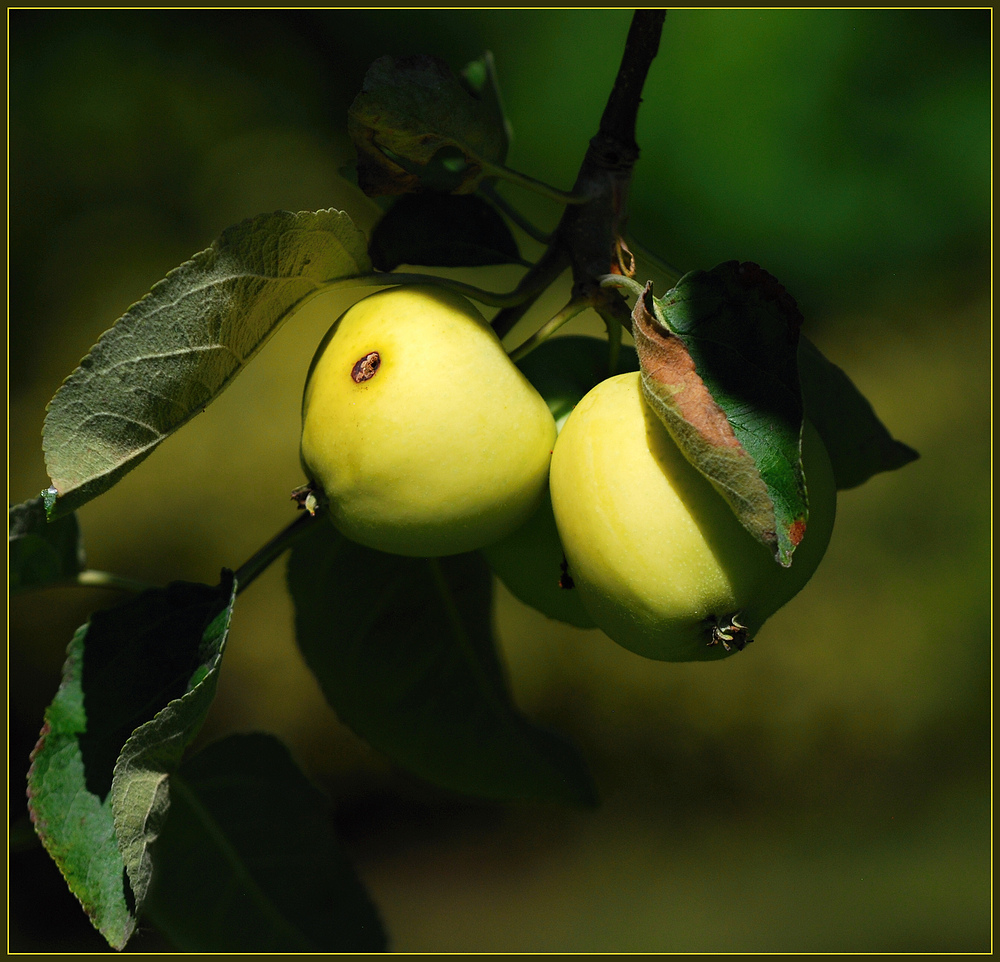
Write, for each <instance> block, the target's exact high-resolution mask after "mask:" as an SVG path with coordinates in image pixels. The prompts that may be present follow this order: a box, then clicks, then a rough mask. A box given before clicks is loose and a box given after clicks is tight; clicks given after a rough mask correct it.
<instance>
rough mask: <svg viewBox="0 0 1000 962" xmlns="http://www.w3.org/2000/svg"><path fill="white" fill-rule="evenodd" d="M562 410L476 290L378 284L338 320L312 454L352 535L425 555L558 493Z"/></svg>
mask: <svg viewBox="0 0 1000 962" xmlns="http://www.w3.org/2000/svg"><path fill="white" fill-rule="evenodd" d="M555 437H556V426H555V421H554V420H553V418H552V415H551V413H550V412H549V409H548V406H547V405H546V403H545V401H544V400H543V399H542V397H541V396H540V395H539V394H538V392H537V391H536V390H535V389H534V388H533V387H532V386H531V384H530V383H529V382H528V381H527V380H526V379H525V377H524V375H523V374H521V372H520V371H519V370H518V369H517V368H516V367H515V366H514V364H513V363H512V362H511V361H510V359H509V358H508V357H507V355H506V353H505V352H504V349H503V347H502V346H501V344H500V341H499V339H498V338H497V336H496V334H495V333H494V331H493V329H492V328H491V327H490V325H489V323H488V322H487V321H486V320H485V319H484V318H483V316H482V315H481V314H480V313H479V311H477V310H476V308H475V307H473V306H472V304H471V303H469V301H467V300H466V299H465V298H464V297H461V296H460V295H458V294H454V293H452V292H450V291H448V290H446V289H444V288H437V287H430V286H424V285H415V286H403V287H395V288H392V289H390V290H386V291H381V292H379V293H377V294H372V295H371V296H369V297H366V298H364V299H363V300H361V301H359V302H358V303H357V304H355V305H354V306H353V307H351V308H350V309H349V310H347V311H346V312H345V313H344V314H343V315H342V316H341V317H340V318H339V319H338V320H337V321H336V322H335V323H334V324H333V326H332V327H331V328H330V330H329V332H328V333H327V335H326V337H325V338H324V339H323V341H322V343H321V344H320V346H319V349H318V350H317V352H316V356H315V358H314V359H313V363H312V366H311V368H310V371H309V376H308V379H307V382H306V389H305V395H304V397H303V402H302V443H301V453H302V461H303V465H304V466H305V468H306V470H307V472H308V473H309V475H310V477H311V479H312V480H313V481H314V482H315V483H317V484H319V485H320V486H321V487H322V489H323V492H324V493H325V495H326V497H327V499H328V501H329V507H330V515H331V518H332V520H333V523H334V524H335V525H336V526H337V528H338V529H339V530H340V531H341V532H342V533H343V534H344V535H346V536H347V537H348V538H351V539H352V540H354V541H357V542H359V543H360V544H364V545H367V546H368V547H371V548H377V549H379V550H381V551H387V552H391V553H394V554H402V555H411V556H419V557H432V556H438V555H447V554H458V553H461V552H464V551H473V550H475V549H477V548H481V547H483V546H484V545H486V544H489V543H490V542H492V541H496V540H497V539H499V538H501V537H503V536H504V535H506V534H508V533H509V532H510V531H513V530H514V529H515V528H517V527H518V525H520V524H521V523H522V522H523V521H525V519H527V518H528V516H529V515H530V514H531V513H532V512H533V511H534V510H535V508H536V507H537V506H538V504H539V503H540V502H541V499H542V496H543V495H544V492H545V486H546V480H547V476H548V466H549V459H550V457H551V453H552V446H553V444H554V442H555Z"/></svg>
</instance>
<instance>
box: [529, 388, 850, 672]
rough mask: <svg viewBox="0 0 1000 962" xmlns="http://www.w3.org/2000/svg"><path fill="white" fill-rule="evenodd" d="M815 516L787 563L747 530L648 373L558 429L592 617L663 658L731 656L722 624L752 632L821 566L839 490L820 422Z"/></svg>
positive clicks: (581, 589)
mask: <svg viewBox="0 0 1000 962" xmlns="http://www.w3.org/2000/svg"><path fill="white" fill-rule="evenodd" d="M803 467H804V470H805V473H806V478H807V482H808V490H809V505H810V514H809V521H808V526H807V531H806V534H805V537H804V538H803V540H802V542H801V544H800V545H799V547H798V548H796V550H795V553H794V555H793V559H792V564H791V566H790V567H788V568H783V567H781V566H780V565H779V564H777V562H776V561H775V560H774V557H773V555H772V553H771V551H770V550H768V549H767V548H766V547H765V546H764V545H762V544H760V543H759V542H758V541H757V540H756V539H754V538H753V536H752V535H750V534H749V533H748V532H747V531H746V529H745V528H744V527H743V526H742V525H741V524H740V523H739V521H738V520H737V519H736V516H735V515H734V514H733V512H732V510H731V508H730V507H729V505H728V504H727V503H726V501H725V500H724V499H723V498H722V496H721V495H720V494H719V493H718V492H717V491H716V490H715V488H714V487H713V486H712V485H711V483H710V482H709V481H708V480H707V479H706V478H705V477H704V476H703V475H702V474H701V473H700V472H699V471H698V470H697V469H696V468H695V467H694V466H693V465H691V464H690V462H688V461H687V459H686V458H685V457H684V455H683V454H682V453H681V451H680V449H679V448H678V447H677V445H676V444H675V443H674V441H673V439H672V438H671V437H670V434H669V433H668V431H667V430H666V428H665V427H664V426H663V424H662V423H661V422H660V420H659V419H658V418H657V416H656V414H655V412H654V411H653V410H652V409H651V408H650V407H649V405H648V404H647V403H646V401H645V400H644V399H643V397H642V389H641V386H640V380H639V375H638V374H637V373H629V374H621V375H618V376H616V377H612V378H609V379H608V380H606V381H603V382H602V383H600V384H599V385H597V387H595V388H594V389H593V390H592V391H591V392H590V393H589V394H587V396H586V397H585V398H584V399H583V400H582V401H581V402H580V403H579V405H577V407H576V409H575V410H574V411H573V413H572V414H571V415H570V417H569V419H568V420H567V422H566V424H565V425H564V426H563V428H562V430H561V432H560V433H559V438H558V440H557V442H556V447H555V451H554V453H553V456H552V466H551V470H550V476H549V486H550V492H551V497H552V507H553V510H554V513H555V519H556V524H557V526H558V531H559V536H560V540H561V542H562V545H563V549H564V550H565V552H566V557H567V560H568V563H569V573H570V575H571V576H572V578H573V581H574V583H575V585H576V590H577V592H578V593H579V595H580V599H581V601H582V602H583V605H584V607H585V608H586V610H587V612H588V614H590V616H591V617H592V618H593V619H594V621H595V622H596V624H597V625H598V627H600V628H601V629H602V630H603V631H604V632H605V633H606V634H607V635H608V636H609V637H610V638H612V639H613V640H614V641H616V642H617V643H618V644H619V645H621V646H622V647H624V648H627V649H629V650H630V651H633V652H636V653H637V654H640V655H643V656H645V657H647V658H652V659H656V660H659V661H707V660H714V659H719V658H724V657H726V656H728V655H730V654H732V653H733V651H735V650H736V648H735V647H733V648H732V650H731V651H727V650H726V648H725V647H724V646H723V645H722V644H715V645H709V644H708V642H709V640H710V637H711V635H710V631H711V629H710V627H709V626H710V625H711V624H712V619H717V620H719V621H723V620H725V619H726V618H728V617H730V616H734V615H737V616H738V620H739V623H740V624H742V625H744V626H746V628H747V630H748V631H747V637H748V638H750V639H752V638H753V637H754V635H755V633H756V632H757V631H758V630H759V629H760V627H761V625H763V624H764V622H765V621H766V619H767V618H769V617H770V616H771V615H772V614H774V612H775V611H777V610H778V608H780V607H781V606H782V605H784V604H785V603H786V602H787V601H789V600H790V599H791V598H792V597H794V595H796V594H797V593H798V592H799V591H800V590H801V589H802V588H803V587H804V585H805V584H806V582H807V581H808V580H809V578H810V577H811V576H812V574H813V572H814V571H815V570H816V567H817V566H818V564H819V562H820V560H821V559H822V557H823V554H824V553H825V551H826V547H827V544H828V543H829V539H830V534H831V531H832V529H833V521H834V517H835V514H836V485H835V482H834V478H833V469H832V467H831V466H830V461H829V457H828V456H827V453H826V449H825V448H824V447H823V443H822V441H821V440H820V438H819V435H818V434H817V433H816V431H815V429H814V428H813V427H812V425H811V424H810V423H809V422H808V421H807V422H806V424H805V426H804V430H803Z"/></svg>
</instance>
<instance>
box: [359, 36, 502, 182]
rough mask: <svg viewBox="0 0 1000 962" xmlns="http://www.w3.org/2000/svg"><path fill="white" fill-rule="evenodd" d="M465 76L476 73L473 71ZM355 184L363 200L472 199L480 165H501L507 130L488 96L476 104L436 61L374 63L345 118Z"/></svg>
mask: <svg viewBox="0 0 1000 962" xmlns="http://www.w3.org/2000/svg"><path fill="white" fill-rule="evenodd" d="M471 73H475V71H472V72H471ZM347 129H348V133H349V134H350V136H351V140H352V141H353V142H354V146H355V149H356V150H357V153H358V183H359V185H360V187H361V189H362V190H363V191H364V192H365V193H366V194H368V195H370V196H375V195H378V194H407V193H414V192H416V191H418V190H437V191H440V192H443V193H457V194H471V193H472V192H473V191H475V189H476V187H477V186H478V184H479V181H480V180H481V179H482V176H483V169H482V167H483V164H484V162H488V163H491V164H502V163H503V160H504V157H505V155H506V151H507V130H506V126H505V124H504V122H503V118H502V112H501V114H500V116H498V112H497V104H496V103H495V102H494V98H493V97H492V96H489V97H484V98H483V99H480V97H478V96H476V94H475V93H474V92H473V90H472V89H470V87H469V86H468V85H466V84H463V83H462V82H461V81H460V80H459V79H458V78H457V77H456V76H455V75H454V74H453V73H452V71H451V69H450V68H449V67H448V65H447V64H446V63H444V61H442V60H439V59H437V58H436V57H427V56H412V57H390V56H386V57H380V58H379V59H378V60H376V61H375V62H374V63H373V64H372V65H371V66H370V67H369V68H368V72H367V73H366V74H365V78H364V81H363V83H362V87H361V93H359V94H358V95H357V97H355V99H354V102H353V103H352V104H351V107H350V110H349V111H348V120H347Z"/></svg>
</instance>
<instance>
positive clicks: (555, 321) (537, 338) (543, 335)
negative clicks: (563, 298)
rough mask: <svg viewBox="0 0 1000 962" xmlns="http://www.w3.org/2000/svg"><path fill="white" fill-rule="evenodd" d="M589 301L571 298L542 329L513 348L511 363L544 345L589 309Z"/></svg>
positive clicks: (581, 298)
mask: <svg viewBox="0 0 1000 962" xmlns="http://www.w3.org/2000/svg"><path fill="white" fill-rule="evenodd" d="M590 306H591V305H590V301H589V300H588V299H587V298H583V297H579V298H573V299H572V300H571V301H570V302H569V303H568V304H567V305H566V306H565V307H564V308H562V310H560V311H559V312H558V313H557V314H555V315H554V316H553V317H552V318H551V320H549V321H547V322H546V323H545V324H544V325H542V327H540V328H539V329H538V330H537V331H535V333H534V334H532V335H531V337H529V338H528V339H527V340H526V341H524V342H523V343H522V344H520V345H518V346H517V347H516V348H514V350H513V351H511V352H510V359H511V360H512V361H520V360H521V358H522V357H524V356H525V355H527V354H530V353H531V352H532V351H533V350H534V349H535V348H536V347H538V346H539V345H540V344H544V343H545V341H547V340H548V339H549V338H550V337H551V336H552V335H553V334H555V332H556V331H558V330H559V328H560V327H562V326H563V324H565V323H566V322H567V321H569V320H571V319H572V318H574V317H576V315H577V314H579V313H581V311H585V310H586V309H587V308H588V307H590Z"/></svg>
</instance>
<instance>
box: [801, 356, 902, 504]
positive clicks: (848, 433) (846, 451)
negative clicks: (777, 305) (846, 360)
mask: <svg viewBox="0 0 1000 962" xmlns="http://www.w3.org/2000/svg"><path fill="white" fill-rule="evenodd" d="M799 377H800V378H801V380H802V397H803V400H804V401H805V407H806V415H807V417H808V418H809V420H810V421H812V423H813V424H814V425H815V426H816V430H817V431H818V432H819V435H820V437H821V438H822V439H823V444H824V445H825V446H826V449H827V451H828V452H829V454H830V461H831V463H832V464H833V474H834V477H835V478H836V480H837V487H838V488H841V489H843V488H854V487H857V486H858V485H859V484H863V483H864V482H865V481H867V480H868V479H869V478H870V477H872V475H875V474H878V473H879V472H881V471H895V470H896V469H897V468H901V467H902V466H903V465H904V464H909V463H910V462H911V461H915V460H916V459H917V458H918V457H920V455H919V454H917V452H916V451H914V450H913V448H911V447H909V446H908V445H906V444H903V442H902V441H896V440H894V439H893V437H892V435H891V434H890V433H889V432H888V431H887V430H886V428H885V425H883V424H882V422H881V421H880V420H879V419H878V416H877V415H876V414H875V412H874V410H872V406H871V405H870V404H869V403H868V401H867V399H866V398H865V397H864V395H863V394H862V393H861V392H860V391H859V390H858V389H857V388H856V387H855V386H854V384H853V383H852V381H851V379H850V378H849V377H848V376H847V375H846V374H845V373H844V372H843V371H842V370H841V369H840V368H839V367H837V365H836V364H834V363H833V362H831V361H828V360H827V359H826V358H825V357H824V356H823V354H822V353H821V352H820V350H819V348H817V347H816V345H815V344H813V343H812V342H811V341H809V340H808V339H807V338H804V337H803V338H802V339H801V340H800V341H799Z"/></svg>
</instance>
